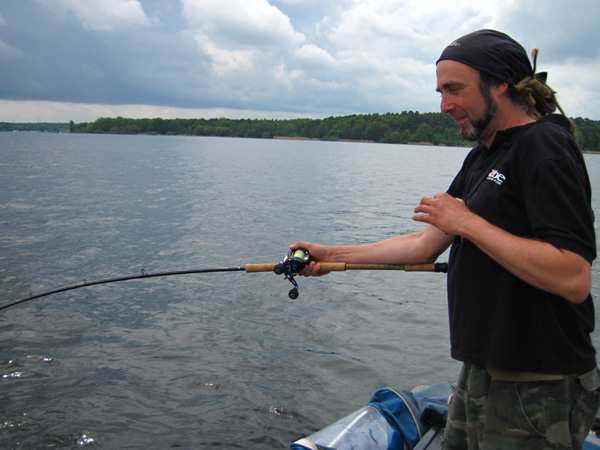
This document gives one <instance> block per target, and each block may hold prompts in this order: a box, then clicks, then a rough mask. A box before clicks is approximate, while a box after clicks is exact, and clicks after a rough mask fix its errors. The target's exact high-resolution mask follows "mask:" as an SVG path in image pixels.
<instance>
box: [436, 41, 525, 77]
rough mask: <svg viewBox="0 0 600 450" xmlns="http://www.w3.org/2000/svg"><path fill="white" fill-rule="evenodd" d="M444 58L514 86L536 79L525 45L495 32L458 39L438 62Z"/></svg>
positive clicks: (445, 50)
mask: <svg viewBox="0 0 600 450" xmlns="http://www.w3.org/2000/svg"><path fill="white" fill-rule="evenodd" d="M444 59H451V60H454V61H458V62H460V63H463V64H466V65H467V66H470V67H473V68H474V69H477V70H480V71H481V72H485V73H487V74H489V75H492V76H494V77H496V78H499V79H501V80H502V81H508V82H509V83H512V84H517V83H518V82H519V81H521V80H523V79H524V78H527V77H531V76H533V69H532V68H531V63H530V62H529V58H528V57H527V53H526V52H525V49H524V48H523V47H522V46H521V44H519V43H518V42H517V41H515V40H514V39H512V38H511V37H510V36H507V35H506V34H504V33H500V32H499V31H494V30H479V31H475V32H473V33H470V34H467V35H466V36H463V37H461V38H458V39H457V40H455V41H454V42H452V43H451V44H450V45H449V46H448V47H446V48H445V49H444V51H443V52H442V55H441V56H440V59H438V61H437V62H440V61H442V60H444ZM436 64H437V63H436Z"/></svg>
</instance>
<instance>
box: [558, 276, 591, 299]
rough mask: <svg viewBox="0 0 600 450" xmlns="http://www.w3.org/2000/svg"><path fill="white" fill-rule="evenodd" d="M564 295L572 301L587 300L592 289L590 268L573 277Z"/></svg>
mask: <svg viewBox="0 0 600 450" xmlns="http://www.w3.org/2000/svg"><path fill="white" fill-rule="evenodd" d="M566 285H567V286H568V290H567V292H566V293H565V295H564V297H565V298H566V299H567V300H568V301H570V302H571V303H575V304H577V305H578V304H580V303H583V302H585V301H586V300H587V298H588V297H589V296H590V291H591V290H592V273H591V270H590V269H588V270H586V271H583V273H579V274H577V275H576V276H574V277H572V278H571V279H570V280H569V282H568V283H566Z"/></svg>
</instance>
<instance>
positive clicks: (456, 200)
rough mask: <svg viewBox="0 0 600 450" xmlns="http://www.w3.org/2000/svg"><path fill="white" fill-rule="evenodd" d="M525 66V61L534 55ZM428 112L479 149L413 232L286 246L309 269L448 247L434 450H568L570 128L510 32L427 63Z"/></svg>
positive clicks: (412, 257)
mask: <svg viewBox="0 0 600 450" xmlns="http://www.w3.org/2000/svg"><path fill="white" fill-rule="evenodd" d="M534 65H535V56H534ZM436 74H437V91H439V92H440V94H441V96H442V99H441V109H442V111H443V112H445V113H448V114H450V115H452V117H453V118H454V120H455V121H456V124H457V125H458V127H459V128H460V132H461V135H462V136H463V138H465V139H468V140H473V141H478V145H477V146H476V147H475V148H474V149H473V150H472V151H471V152H470V153H469V155H468V156H467V157H466V159H465V161H464V163H463V167H462V168H461V170H460V172H459V173H458V174H457V176H456V178H455V179H454V181H453V182H452V184H451V186H450V188H449V189H448V191H447V192H446V193H438V194H435V195H434V196H433V197H424V198H423V199H422V200H421V203H420V204H419V205H418V206H417V207H416V208H415V215H414V216H413V220H415V221H418V222H423V223H424V224H427V226H426V228H425V229H424V230H423V231H420V232H418V233H414V234H408V235H403V236H398V237H394V238H391V239H386V240H383V241H380V242H375V243H372V244H362V245H347V246H323V245H319V244H314V243H309V242H297V243H296V244H294V245H293V246H292V248H298V247H305V248H307V249H308V250H309V252H310V254H311V255H312V257H313V258H314V259H315V260H314V261H313V262H311V263H310V264H309V266H308V267H307V268H306V269H305V271H304V272H303V274H304V275H306V276H310V275H322V274H321V273H320V271H319V270H320V265H319V262H320V261H344V262H347V263H390V264H415V263H427V262H433V261H435V260H436V258H437V257H438V256H439V255H440V254H441V253H442V252H444V251H445V250H446V249H447V248H448V247H449V246H450V245H452V249H451V253H450V259H449V267H450V268H449V273H448V305H449V317H450V339H451V344H452V350H451V351H452V357H453V358H455V359H458V360H460V361H463V369H462V371H461V375H460V378H459V381H458V384H457V389H456V392H455V396H454V399H453V401H452V404H451V408H450V413H449V418H448V423H447V426H446V431H445V436H444V440H445V444H444V445H445V447H446V448H448V449H458V448H482V449H492V448H494V449H524V448H527V449H530V448H532V449H538V448H539V449H544V448H555V449H571V448H581V447H582V445H583V441H584V439H585V437H586V435H587V433H588V431H589V429H590V427H591V425H592V422H593V420H594V417H595V414H596V412H597V410H598V407H599V405H600V392H599V388H600V371H598V368H597V366H596V359H595V350H594V347H593V346H592V343H591V339H590V333H591V332H592V331H593V329H594V306H593V302H592V299H591V296H590V289H591V263H592V261H593V260H594V259H595V257H596V244H595V234H594V226H593V221H594V215H593V211H592V209H591V189H590V183H589V179H588V175H587V171H586V168H585V163H584V160H583V156H582V154H581V151H580V150H579V148H578V146H577V144H576V142H575V139H574V138H573V134H572V131H571V124H570V122H569V121H568V120H567V119H566V118H565V117H564V116H561V115H554V114H550V113H551V112H553V111H554V110H555V109H556V107H557V106H558V103H557V102H556V98H555V96H554V92H553V91H552V90H551V89H550V88H549V87H548V86H547V85H546V84H545V77H544V76H541V74H539V75H536V74H535V73H534V69H532V67H531V63H530V62H529V58H528V57H527V54H526V52H525V50H524V49H523V48H522V47H521V45H520V44H518V43H517V42H516V41H514V40H513V39H512V38H510V37H509V36H507V35H505V34H503V33H499V32H497V31H493V30H480V31H476V32H474V33H471V34H468V35H466V36H463V37H462V38H459V39H457V40H456V41H454V42H453V43H452V44H450V45H449V46H448V47H447V48H446V49H445V50H444V51H443V52H442V55H441V57H440V59H439V60H438V62H437V72H436Z"/></svg>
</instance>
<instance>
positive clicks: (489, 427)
mask: <svg viewBox="0 0 600 450" xmlns="http://www.w3.org/2000/svg"><path fill="white" fill-rule="evenodd" d="M599 389H600V371H599V370H598V369H597V368H596V369H594V370H593V371H591V372H589V373H587V374H585V375H581V376H572V377H566V378H564V379H561V380H557V381H535V382H518V383H516V382H509V381H499V380H496V379H494V378H492V377H490V375H489V374H488V373H487V371H486V370H485V367H482V366H478V365H474V364H465V365H464V366H463V369H462V372H461V374H460V378H459V380H458V384H457V387H456V392H455V395H454V398H453V399H452V403H451V404H450V411H449V413H448V422H447V424H446V431H445V433H444V444H443V445H444V449H446V450H457V449H470V450H473V449H481V450H492V449H498V450H517V449H519V450H521V449H540V450H541V449H561V450H562V449H565V450H567V449H569V450H570V449H581V448H582V446H583V441H584V440H585V438H586V436H587V434H588V432H589V429H590V427H591V426H592V423H593V421H594V417H595V416H596V413H597V411H598V407H599V406H600V390H599Z"/></svg>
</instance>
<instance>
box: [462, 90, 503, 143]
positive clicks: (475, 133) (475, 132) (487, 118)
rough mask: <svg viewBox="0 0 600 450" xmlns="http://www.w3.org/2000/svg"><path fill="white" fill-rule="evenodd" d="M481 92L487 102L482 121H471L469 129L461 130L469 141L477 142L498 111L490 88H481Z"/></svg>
mask: <svg viewBox="0 0 600 450" xmlns="http://www.w3.org/2000/svg"><path fill="white" fill-rule="evenodd" d="M480 90H481V94H482V95H483V98H484V100H485V104H486V111H485V114H484V115H483V117H481V118H480V119H477V120H475V121H473V122H471V121H469V123H470V125H471V126H470V127H469V128H461V129H460V135H461V137H462V138H463V139H466V140H467V141H477V140H478V139H479V137H480V136H481V133H483V131H484V130H485V129H486V127H487V126H488V125H489V123H490V122H491V121H492V119H493V118H494V116H495V115H496V112H497V111H498V104H497V103H496V102H495V101H494V99H493V98H492V94H491V92H490V88H489V86H480Z"/></svg>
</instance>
